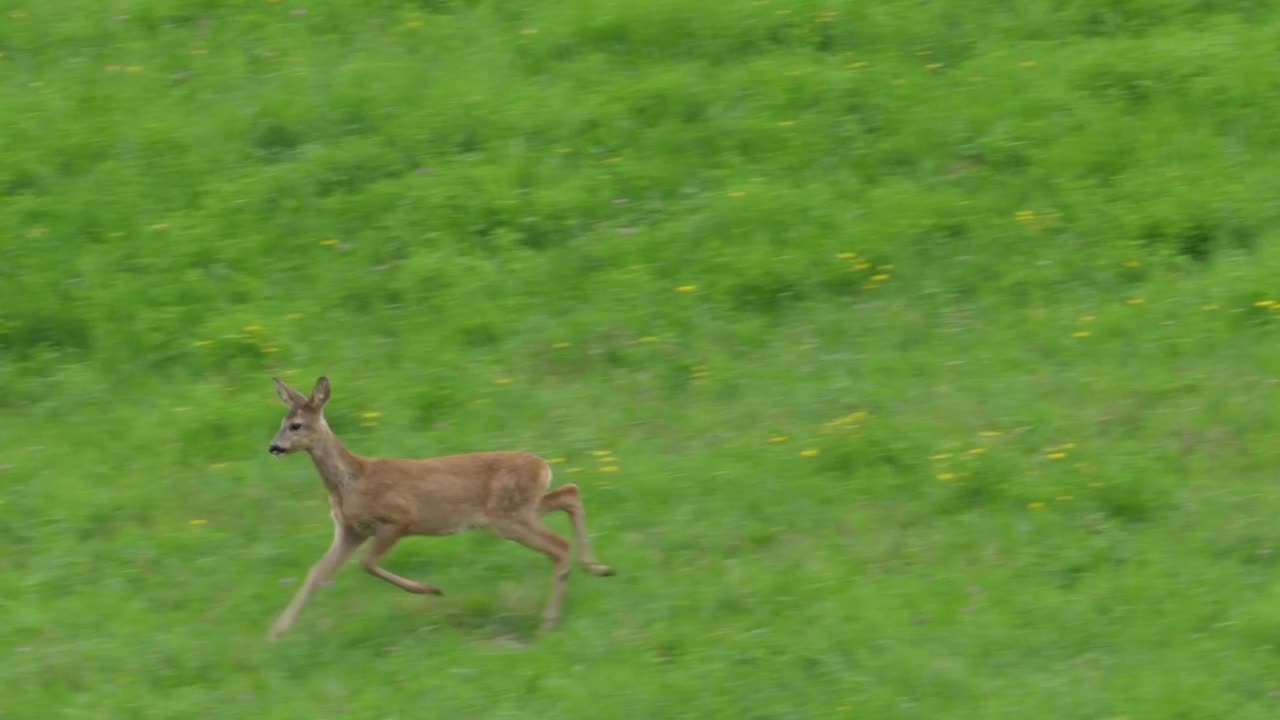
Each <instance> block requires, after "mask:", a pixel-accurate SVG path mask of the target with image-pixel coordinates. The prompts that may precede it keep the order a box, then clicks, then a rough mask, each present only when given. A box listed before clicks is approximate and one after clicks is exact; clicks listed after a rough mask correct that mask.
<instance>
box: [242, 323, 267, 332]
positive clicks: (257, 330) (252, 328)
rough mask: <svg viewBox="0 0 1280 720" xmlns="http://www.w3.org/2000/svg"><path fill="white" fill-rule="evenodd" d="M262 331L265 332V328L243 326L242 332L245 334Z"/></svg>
mask: <svg viewBox="0 0 1280 720" xmlns="http://www.w3.org/2000/svg"><path fill="white" fill-rule="evenodd" d="M263 330H266V328H264V327H262V326H261V325H245V326H244V331H245V332H247V333H260V332H262V331H263Z"/></svg>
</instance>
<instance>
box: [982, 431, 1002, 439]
mask: <svg viewBox="0 0 1280 720" xmlns="http://www.w3.org/2000/svg"><path fill="white" fill-rule="evenodd" d="M978 434H979V435H981V436H982V437H1000V436H1001V435H1004V431H1003V430H982V431H979V432H978Z"/></svg>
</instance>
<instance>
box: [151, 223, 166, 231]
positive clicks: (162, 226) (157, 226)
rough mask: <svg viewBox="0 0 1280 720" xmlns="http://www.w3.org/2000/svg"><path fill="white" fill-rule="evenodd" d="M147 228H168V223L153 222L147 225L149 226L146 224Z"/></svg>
mask: <svg viewBox="0 0 1280 720" xmlns="http://www.w3.org/2000/svg"><path fill="white" fill-rule="evenodd" d="M148 229H150V230H168V229H169V223H154V224H152V225H149V226H148Z"/></svg>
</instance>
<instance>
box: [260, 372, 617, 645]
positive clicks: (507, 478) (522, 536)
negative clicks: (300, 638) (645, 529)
mask: <svg viewBox="0 0 1280 720" xmlns="http://www.w3.org/2000/svg"><path fill="white" fill-rule="evenodd" d="M272 381H274V382H275V385H276V393H277V394H278V395H279V396H280V399H281V400H283V401H284V404H285V405H286V406H287V407H288V408H289V412H288V414H286V415H285V417H284V420H283V421H282V422H281V424H280V432H278V433H277V434H276V437H275V439H274V440H272V441H271V446H270V447H269V448H268V450H269V451H270V452H271V454H272V455H285V454H288V453H292V452H297V451H299V450H305V451H307V452H308V453H309V454H310V455H311V459H312V460H313V461H314V462H315V465H316V470H317V472H319V474H320V479H321V480H323V481H324V485H325V488H326V489H327V490H328V491H329V515H330V516H331V517H332V518H333V526H334V529H333V544H332V545H330V546H329V550H328V552H326V553H325V554H324V556H323V557H321V558H320V560H319V562H317V563H316V564H315V566H314V567H312V568H311V570H310V571H309V572H308V573H307V577H306V580H304V581H303V583H302V587H301V588H299V589H298V592H297V594H296V595H294V597H293V600H292V601H290V603H289V605H288V607H286V608H285V609H284V612H282V613H281V614H280V617H279V619H277V620H276V622H275V625H274V626H272V628H271V632H270V634H269V635H268V639H271V640H275V639H277V638H279V637H280V636H282V635H284V634H285V633H286V632H288V631H289V629H290V628H291V627H292V626H293V624H294V621H296V620H297V619H298V613H300V612H301V611H302V607H303V605H305V604H306V603H307V599H308V598H309V597H310V596H311V593H312V592H314V591H315V589H316V586H317V585H319V584H320V583H323V582H325V581H326V580H328V579H329V578H330V577H332V576H333V574H334V573H335V572H337V570H338V568H339V567H341V566H342V564H343V563H345V562H346V561H347V559H348V558H350V557H351V554H352V553H353V552H355V551H356V549H357V548H359V547H360V546H361V545H362V544H364V543H365V541H367V540H369V539H370V538H372V539H373V545H372V546H371V547H370V548H369V552H368V553H367V554H366V555H365V556H364V561H363V564H364V569H365V570H367V571H368V572H369V573H370V574H371V575H374V576H376V577H379V578H382V579H383V580H386V581H387V582H389V583H391V584H392V585H395V586H396V587H398V588H400V589H402V590H407V591H408V592H411V593H423V594H430V595H442V594H443V593H442V592H441V591H440V589H439V588H436V587H434V586H432V585H424V584H422V583H419V582H414V581H413V580H409V579H407V578H403V577H400V576H399V575H396V574H395V573H393V572H391V571H389V570H386V569H385V568H383V567H381V566H379V564H378V563H379V561H381V560H382V558H383V557H385V556H386V554H387V553H388V552H389V551H390V550H391V548H392V547H393V546H394V545H395V544H396V542H398V541H399V540H400V539H401V538H403V537H405V536H407V535H449V534H452V533H456V532H461V531H463V530H467V529H471V528H488V529H489V530H491V531H492V532H494V533H496V534H497V535H499V536H501V537H504V538H508V539H510V540H514V541H516V542H518V543H521V544H523V545H527V546H528V547H531V548H533V549H534V550H537V551H539V552H541V553H544V554H545V555H547V557H549V558H551V561H552V562H553V563H554V564H555V572H554V575H553V580H552V585H551V595H550V597H549V598H548V599H547V604H546V609H545V610H544V611H543V614H542V628H543V629H544V630H546V629H550V628H552V627H554V626H555V625H556V624H557V623H558V622H559V621H560V607H561V605H562V604H563V601H564V591H565V586H566V585H567V583H568V578H569V551H570V545H569V541H568V540H565V539H564V538H562V537H560V536H559V535H557V534H555V533H553V532H551V531H550V530H548V529H547V528H546V527H544V526H543V525H542V523H541V522H539V520H538V518H539V517H540V516H542V515H545V514H546V513H549V512H551V511H553V510H563V511H565V512H566V513H568V514H569V518H570V520H571V521H572V522H573V532H574V535H575V536H576V538H577V550H578V554H579V558H578V559H579V560H580V561H581V562H582V564H583V566H584V567H585V568H586V569H587V571H588V572H590V573H592V574H594V575H612V574H613V570H612V569H610V568H609V567H608V566H607V565H603V564H601V563H600V562H599V561H597V560H596V557H595V553H594V552H593V551H592V549H591V541H590V539H589V538H588V537H587V524H586V517H585V513H584V512H583V508H582V497H581V495H580V493H579V492H578V487H577V486H576V485H572V484H567V485H562V486H561V487H559V488H557V489H555V490H552V491H551V492H547V488H548V487H550V485H551V467H550V466H549V465H548V464H547V462H546V461H545V460H543V459H542V458H540V457H538V456H537V455H531V454H529V453H523V452H479V453H468V454H465V455H449V456H444V457H435V458H426V459H420V460H400V459H390V458H372V457H369V458H366V457H361V456H359V455H356V454H354V453H352V452H350V451H348V450H347V449H346V448H345V447H343V446H342V443H341V442H339V440H338V436H337V435H335V434H334V433H333V430H331V429H330V428H329V425H328V424H327V423H326V422H325V419H324V412H323V411H324V405H325V403H326V402H328V400H329V380H328V378H326V377H321V378H320V379H319V380H317V381H316V385H315V389H314V390H312V391H311V397H304V396H303V395H302V393H300V392H298V391H297V390H294V389H293V388H291V387H289V386H288V385H286V384H285V383H283V382H281V381H280V380H279V379H277V378H272Z"/></svg>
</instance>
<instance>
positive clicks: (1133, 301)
mask: <svg viewBox="0 0 1280 720" xmlns="http://www.w3.org/2000/svg"><path fill="white" fill-rule="evenodd" d="M1125 302H1126V303H1129V304H1130V305H1144V304H1146V302H1147V301H1146V299H1145V298H1140V297H1135V298H1129V299H1128V300H1125Z"/></svg>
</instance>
